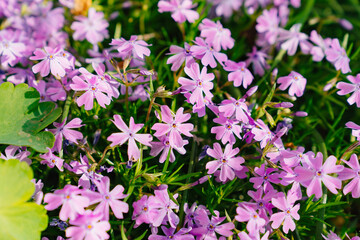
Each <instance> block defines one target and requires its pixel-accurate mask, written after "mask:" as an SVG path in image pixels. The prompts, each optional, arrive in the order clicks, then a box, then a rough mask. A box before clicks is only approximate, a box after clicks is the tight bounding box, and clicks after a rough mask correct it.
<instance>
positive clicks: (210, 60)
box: [190, 37, 228, 68]
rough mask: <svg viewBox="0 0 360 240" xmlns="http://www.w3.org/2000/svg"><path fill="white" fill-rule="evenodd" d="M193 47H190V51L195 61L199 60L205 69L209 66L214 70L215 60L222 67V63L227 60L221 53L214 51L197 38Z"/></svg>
mask: <svg viewBox="0 0 360 240" xmlns="http://www.w3.org/2000/svg"><path fill="white" fill-rule="evenodd" d="M194 43H195V45H193V46H191V48H190V50H191V52H192V53H193V54H194V56H195V57H196V58H197V59H201V63H202V64H203V65H204V66H205V67H206V66H208V65H209V66H210V67H211V68H215V67H216V66H217V63H216V61H215V59H216V60H217V61H218V62H219V63H220V65H222V66H223V63H224V62H226V61H227V60H228V57H227V55H226V54H225V53H221V52H219V51H217V50H216V49H214V48H212V47H211V46H210V45H209V44H207V43H206V42H205V40H204V39H202V38H200V37H197V38H195V41H194Z"/></svg>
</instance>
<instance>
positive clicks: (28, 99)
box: [0, 82, 61, 152]
mask: <svg viewBox="0 0 360 240" xmlns="http://www.w3.org/2000/svg"><path fill="white" fill-rule="evenodd" d="M0 99H1V101H0V126H1V128H0V143H2V144H11V145H16V146H28V147H31V148H33V149H35V150H36V151H38V152H46V151H47V150H46V148H47V147H50V148H51V147H52V146H53V145H54V141H55V138H54V135H53V134H52V133H51V132H40V131H41V130H43V129H44V128H45V127H46V126H48V125H49V124H51V123H52V122H54V121H55V120H56V119H57V118H58V117H59V116H60V114H61V109H60V108H56V109H55V103H53V102H42V103H39V101H40V94H39V93H38V92H37V91H36V89H34V88H29V86H28V85H27V84H19V85H17V86H15V87H14V85H13V84H12V83H9V82H7V83H3V84H1V86H0Z"/></svg>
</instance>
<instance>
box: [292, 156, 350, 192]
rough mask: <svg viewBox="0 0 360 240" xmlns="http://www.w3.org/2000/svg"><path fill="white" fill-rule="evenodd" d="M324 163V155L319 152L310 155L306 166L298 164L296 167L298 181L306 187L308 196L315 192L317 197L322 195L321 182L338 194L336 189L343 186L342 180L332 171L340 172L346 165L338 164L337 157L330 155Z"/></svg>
mask: <svg viewBox="0 0 360 240" xmlns="http://www.w3.org/2000/svg"><path fill="white" fill-rule="evenodd" d="M322 163H323V155H322V153H321V152H318V153H317V155H316V157H313V156H310V158H309V162H307V164H306V165H305V166H303V167H302V166H298V167H296V168H295V170H294V171H295V173H296V174H297V177H296V181H298V182H300V183H301V185H303V186H305V187H306V194H307V195H308V197H310V196H311V195H313V194H315V197H316V198H320V197H321V196H322V193H323V192H322V188H321V183H324V185H325V186H326V187H327V188H328V189H329V190H330V192H332V193H333V194H337V190H336V189H340V188H341V180H340V179H338V178H335V177H332V176H329V174H331V173H339V172H341V171H342V170H343V168H344V166H340V165H336V157H334V156H330V157H328V158H327V159H326V161H325V163H324V164H322Z"/></svg>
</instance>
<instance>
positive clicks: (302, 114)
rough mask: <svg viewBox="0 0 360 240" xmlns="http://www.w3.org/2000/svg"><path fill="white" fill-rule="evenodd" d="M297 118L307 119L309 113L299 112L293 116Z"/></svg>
mask: <svg viewBox="0 0 360 240" xmlns="http://www.w3.org/2000/svg"><path fill="white" fill-rule="evenodd" d="M293 115H294V116H296V117H307V115H308V114H307V112H303V111H297V112H295V113H294V114H293Z"/></svg>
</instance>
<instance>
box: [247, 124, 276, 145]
mask: <svg viewBox="0 0 360 240" xmlns="http://www.w3.org/2000/svg"><path fill="white" fill-rule="evenodd" d="M251 133H252V134H254V139H255V140H256V141H258V142H260V147H261V148H264V147H265V146H266V144H268V143H269V142H270V141H271V140H272V139H273V137H274V136H275V135H274V133H272V132H271V131H270V129H269V127H268V126H266V125H265V123H264V122H263V121H262V120H261V119H258V120H257V121H256V126H255V127H253V128H252V129H251Z"/></svg>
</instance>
